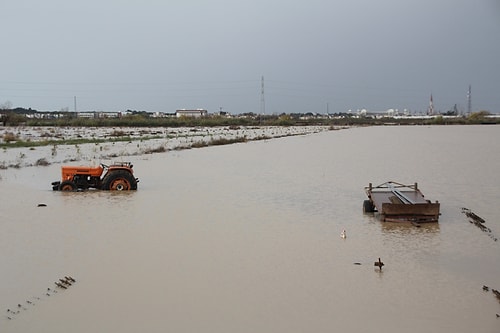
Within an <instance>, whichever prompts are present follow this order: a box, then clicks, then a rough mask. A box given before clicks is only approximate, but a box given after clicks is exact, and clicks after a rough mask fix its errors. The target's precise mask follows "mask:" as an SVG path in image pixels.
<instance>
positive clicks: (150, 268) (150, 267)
mask: <svg viewBox="0 0 500 333" xmlns="http://www.w3.org/2000/svg"><path fill="white" fill-rule="evenodd" d="M499 140H500V127H498V126H433V127H424V126H422V127H417V126H415V127H404V126H398V127H370V128H353V129H345V130H340V131H320V132H317V133H315V134H309V135H304V136H291V137H284V138H280V139H272V140H260V141H254V142H247V143H239V144H233V145H226V146H217V147H208V148H201V149H190V150H181V151H175V150H172V151H168V152H165V153H158V154H144V155H132V156H130V157H129V158H127V159H128V160H130V161H132V162H133V163H134V169H135V172H136V176H137V177H139V179H140V182H139V189H138V191H136V192H128V193H111V192H101V191H88V192H81V193H80V192H75V193H63V192H53V191H52V190H51V186H50V183H51V182H52V181H54V180H58V179H59V177H60V166H61V164H60V163H52V164H50V165H48V166H45V167H42V166H39V167H22V168H18V169H16V168H8V169H5V170H0V177H1V179H0V194H1V200H0V265H1V273H2V274H1V280H0V282H1V283H0V311H1V312H0V332H138V331H141V332H252V333H254V332H332V331H343V332H377V331H384V332H389V333H392V332H398V333H399V332H471V331H473V332H478V333H479V332H499V331H500V318H497V316H496V314H500V301H499V300H498V299H497V298H496V297H495V296H494V294H493V293H492V291H491V288H493V289H500V265H499V264H498V263H499V262H500V241H496V242H495V241H494V239H493V237H490V235H489V234H487V233H485V232H483V231H482V230H480V229H479V228H477V227H476V226H475V225H473V224H471V223H469V221H468V219H467V216H465V214H463V213H462V207H467V208H469V209H471V210H472V211H473V212H475V213H476V214H477V215H479V216H481V217H482V218H483V219H484V220H485V225H487V226H488V228H490V230H491V235H493V236H496V237H500V218H499V217H500V206H499V205H498V198H499V197H500V189H499V187H498V184H500V173H499V170H500V157H499V156H500V146H499V145H498V142H499ZM82 162H83V161H78V162H75V163H76V164H79V163H82ZM387 180H394V181H399V182H403V183H411V184H412V183H414V182H418V184H419V188H420V189H421V190H422V192H423V193H424V194H425V195H426V197H427V198H428V199H430V200H433V201H434V200H439V202H440V203H441V213H442V215H441V217H440V221H439V223H437V224H426V225H422V226H421V227H415V226H413V225H411V224H395V223H388V222H385V223H384V222H380V221H379V220H378V219H377V217H376V216H373V215H364V214H363V213H362V203H363V200H365V193H364V191H363V188H364V186H367V185H368V183H370V182H372V183H374V185H378V184H380V183H383V182H385V181H387ZM40 203H43V204H45V205H46V206H45V207H38V205H39V204H40ZM344 229H345V230H346V233H347V237H346V238H345V239H343V238H341V237H340V233H341V232H342V230H344ZM379 257H380V258H381V260H382V261H383V262H384V263H385V266H384V268H383V270H382V271H379V270H378V268H376V267H374V261H376V260H378V258H379ZM355 263H356V264H355ZM65 276H71V277H73V278H74V279H75V280H76V282H74V283H72V285H66V289H63V288H60V287H57V286H56V285H55V283H54V282H58V281H59V279H64V277H65ZM483 286H488V288H489V290H483ZM48 288H50V289H48ZM56 291H57V292H56Z"/></svg>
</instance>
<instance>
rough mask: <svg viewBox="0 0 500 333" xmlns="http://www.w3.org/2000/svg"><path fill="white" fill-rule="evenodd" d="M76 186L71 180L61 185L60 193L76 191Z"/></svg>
mask: <svg viewBox="0 0 500 333" xmlns="http://www.w3.org/2000/svg"><path fill="white" fill-rule="evenodd" d="M75 190H76V184H75V183H74V182H72V181H71V180H65V181H63V182H62V183H61V184H59V191H75Z"/></svg>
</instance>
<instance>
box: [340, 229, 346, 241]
mask: <svg viewBox="0 0 500 333" xmlns="http://www.w3.org/2000/svg"><path fill="white" fill-rule="evenodd" d="M346 237H347V234H346V232H345V229H344V230H342V232H341V233H340V238H344V239H345V238H346Z"/></svg>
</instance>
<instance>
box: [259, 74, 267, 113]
mask: <svg viewBox="0 0 500 333" xmlns="http://www.w3.org/2000/svg"><path fill="white" fill-rule="evenodd" d="M265 113H266V101H265V99H264V75H262V78H261V80H260V114H265Z"/></svg>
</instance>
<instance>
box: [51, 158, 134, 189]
mask: <svg viewBox="0 0 500 333" xmlns="http://www.w3.org/2000/svg"><path fill="white" fill-rule="evenodd" d="M61 174H62V178H61V180H60V181H55V182H52V189H53V190H54V191H77V190H87V189H98V190H108V191H131V190H137V183H138V182H139V179H137V178H135V176H134V170H133V165H132V163H130V162H116V163H113V164H111V165H105V164H102V163H101V164H99V165H98V166H96V167H89V166H63V167H62V168H61Z"/></svg>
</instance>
